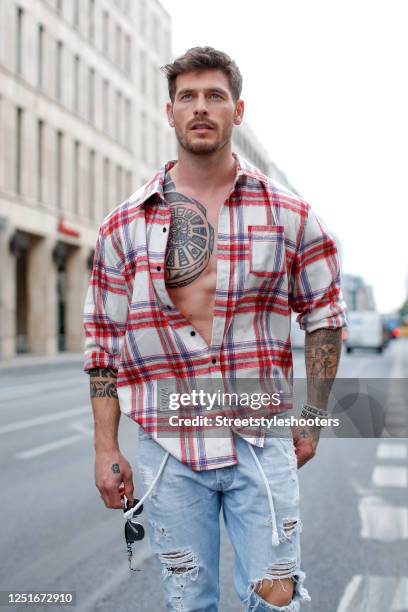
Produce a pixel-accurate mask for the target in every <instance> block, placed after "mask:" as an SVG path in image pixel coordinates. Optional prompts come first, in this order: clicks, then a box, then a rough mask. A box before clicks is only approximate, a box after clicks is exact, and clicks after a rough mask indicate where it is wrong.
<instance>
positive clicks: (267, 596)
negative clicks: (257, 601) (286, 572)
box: [256, 576, 295, 606]
mask: <svg viewBox="0 0 408 612" xmlns="http://www.w3.org/2000/svg"><path fill="white" fill-rule="evenodd" d="M256 592H257V594H258V595H259V597H261V598H262V599H264V600H265V601H267V602H268V603H270V604H274V605H279V606H286V605H288V604H289V603H290V602H291V601H292V599H293V595H294V592H295V581H294V578H293V576H292V577H291V578H283V579H282V578H279V579H270V578H264V579H263V580H262V581H261V584H260V585H259V586H258V587H257V588H256Z"/></svg>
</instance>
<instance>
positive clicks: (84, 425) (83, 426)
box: [69, 419, 94, 436]
mask: <svg viewBox="0 0 408 612" xmlns="http://www.w3.org/2000/svg"><path fill="white" fill-rule="evenodd" d="M69 427H70V428H71V429H74V430H75V431H79V432H81V433H83V434H84V435H85V436H93V434H94V427H93V421H92V420H89V419H83V420H82V421H72V422H71V423H70V424H69Z"/></svg>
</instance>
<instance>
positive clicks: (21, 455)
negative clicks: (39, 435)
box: [15, 433, 86, 459]
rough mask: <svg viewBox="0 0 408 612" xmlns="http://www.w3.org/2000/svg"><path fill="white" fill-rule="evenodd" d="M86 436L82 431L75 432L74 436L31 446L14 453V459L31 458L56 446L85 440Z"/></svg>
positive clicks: (59, 446)
mask: <svg viewBox="0 0 408 612" xmlns="http://www.w3.org/2000/svg"><path fill="white" fill-rule="evenodd" d="M85 438H86V436H84V434H83V433H80V434H76V435H75V436H68V437H67V438H61V439H60V440H55V442H50V443H49V444H42V445H41V446H36V447H35V448H31V449H30V450H26V451H22V452H20V453H17V454H16V455H15V457H16V459H31V458H32V457H37V456H38V455H43V454H44V453H48V452H49V451H52V450H55V449H57V448H62V447H63V446H68V445H69V444H74V443H75V442H78V441H79V440H85Z"/></svg>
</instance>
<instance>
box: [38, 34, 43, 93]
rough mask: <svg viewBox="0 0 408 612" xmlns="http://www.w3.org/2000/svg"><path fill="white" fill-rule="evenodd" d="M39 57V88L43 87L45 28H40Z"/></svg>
mask: <svg viewBox="0 0 408 612" xmlns="http://www.w3.org/2000/svg"><path fill="white" fill-rule="evenodd" d="M37 51H38V57H37V69H38V72H37V75H38V87H42V86H43V72H44V71H43V62H44V26H43V25H41V24H40V25H39V26H38V49H37Z"/></svg>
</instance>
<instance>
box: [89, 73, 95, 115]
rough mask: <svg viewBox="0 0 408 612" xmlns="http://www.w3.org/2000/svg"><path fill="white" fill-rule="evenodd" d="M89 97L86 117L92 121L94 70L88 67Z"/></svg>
mask: <svg viewBox="0 0 408 612" xmlns="http://www.w3.org/2000/svg"><path fill="white" fill-rule="evenodd" d="M88 94H89V99H88V107H89V108H88V118H89V121H93V120H94V117H95V70H94V69H93V68H90V69H89V92H88Z"/></svg>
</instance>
